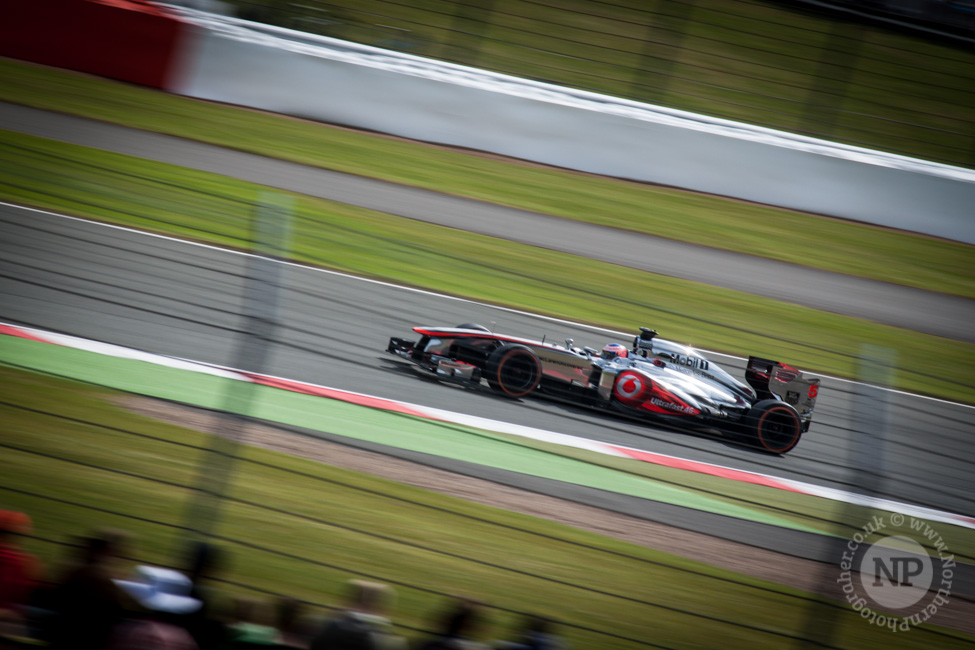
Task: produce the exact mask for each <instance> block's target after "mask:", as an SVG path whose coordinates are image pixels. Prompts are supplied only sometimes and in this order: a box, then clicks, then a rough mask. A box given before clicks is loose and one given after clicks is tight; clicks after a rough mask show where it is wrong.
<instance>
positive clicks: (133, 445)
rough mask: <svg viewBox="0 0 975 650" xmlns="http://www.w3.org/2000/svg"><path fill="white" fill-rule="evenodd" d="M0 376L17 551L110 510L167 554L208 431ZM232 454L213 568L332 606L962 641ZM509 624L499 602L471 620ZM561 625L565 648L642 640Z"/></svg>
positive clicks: (446, 503) (766, 633)
mask: <svg viewBox="0 0 975 650" xmlns="http://www.w3.org/2000/svg"><path fill="white" fill-rule="evenodd" d="M0 386H3V393H2V395H3V404H0V411H2V413H3V422H4V436H3V441H2V445H3V447H4V453H3V454H2V455H0V477H2V478H0V495H2V497H0V498H2V500H3V506H4V507H7V508H17V509H21V510H24V511H26V512H28V513H30V514H31V515H32V517H33V518H34V520H35V533H36V535H37V537H38V538H39V539H35V540H29V541H28V544H29V547H30V549H31V550H33V551H35V552H37V553H38V554H39V555H40V556H41V557H42V558H43V559H44V560H45V561H46V562H47V563H48V564H53V563H55V562H56V561H57V560H59V559H60V558H61V557H63V555H64V552H65V549H64V548H62V547H60V546H59V545H58V542H67V541H70V540H71V539H73V538H74V537H75V536H77V535H81V534H85V533H87V532H88V531H89V530H90V529H91V528H92V527H95V526H111V527H116V528H123V529H126V530H129V531H131V532H133V533H134V534H135V535H136V545H135V547H134V552H133V556H134V557H135V558H136V559H138V560H139V561H142V562H152V563H161V564H167V563H172V562H175V561H176V558H178V551H179V548H180V546H181V541H182V531H181V530H180V529H179V526H180V525H181V523H182V516H183V513H184V511H185V509H186V507H187V504H188V500H189V499H190V497H191V494H192V493H191V491H190V490H189V489H187V487H186V486H190V485H193V484H195V482H196V479H197V471H198V470H199V466H200V461H201V459H202V454H203V449H204V448H206V447H207V446H208V444H209V442H208V439H209V436H206V435H205V434H200V433H197V432H193V431H188V430H185V429H182V428H179V427H175V426H172V425H168V424H163V423H160V422H157V421H154V420H148V419H145V418H142V417H140V416H136V415H133V414H131V413H128V412H125V411H122V410H120V409H118V408H117V407H115V406H112V405H111V404H110V403H108V402H107V401H106V400H107V399H108V398H110V397H111V396H112V395H113V393H111V392H109V391H104V390H96V389H93V388H90V387H87V386H84V385H82V384H77V383H73V382H67V381H63V380H56V379H52V378H48V377H43V376H40V375H35V374H30V373H24V372H21V371H16V370H13V369H10V368H0ZM19 407H23V408H19ZM133 432H135V433H138V434H141V435H134V433H133ZM241 457H242V458H243V459H246V460H244V461H239V462H238V463H237V464H236V466H235V475H234V479H233V482H232V484H231V488H230V492H229V496H230V499H228V500H227V501H226V502H224V506H223V509H222V511H221V517H220V521H219V524H218V525H217V528H216V531H215V532H216V534H217V535H218V538H219V539H221V540H223V541H222V543H223V545H224V546H225V547H226V548H227V549H228V550H229V551H230V553H231V556H232V562H231V565H230V566H231V568H230V569H229V570H228V571H227V572H226V573H225V574H224V575H223V576H222V577H223V578H224V579H227V580H230V581H232V582H235V583H239V584H242V585H246V587H248V588H250V589H253V590H258V591H259V592H260V591H261V590H266V591H269V592H272V593H277V594H288V595H291V596H295V597H298V598H301V599H304V600H308V601H310V602H313V603H316V604H320V605H336V604H338V595H339V593H340V589H341V584H342V582H343V581H344V580H345V579H347V578H349V577H353V576H362V575H367V576H370V577H374V578H375V579H380V580H384V581H386V582H390V583H393V584H397V585H398V586H397V591H398V594H399V600H398V604H397V608H396V611H395V619H396V620H397V622H399V623H401V624H404V625H407V626H411V627H414V628H427V627H429V621H430V615H431V613H433V612H434V611H435V610H437V609H438V608H439V607H440V606H441V605H442V602H443V599H442V597H441V596H440V595H437V593H431V591H432V592H439V593H449V594H464V595H473V596H477V597H479V598H482V599H483V600H485V601H486V602H488V603H490V604H492V605H494V606H498V607H502V608H509V609H514V610H521V611H533V612H538V613H541V614H544V615H548V616H553V617H556V618H558V619H560V620H564V621H568V622H572V623H574V624H576V625H580V626H585V627H589V628H592V629H598V630H605V631H609V632H612V633H614V634H617V635H623V636H626V637H629V638H632V639H639V640H641V641H650V642H653V643H659V644H662V645H664V646H665V647H675V648H684V647H688V648H690V647H723V648H756V647H769V648H776V647H782V646H783V645H785V644H792V643H794V642H793V641H791V640H790V639H789V638H788V637H789V636H795V635H798V634H801V633H802V631H803V630H805V629H807V627H806V624H807V620H808V617H809V616H811V615H813V614H814V613H815V612H814V611H813V610H812V609H811V608H813V607H816V608H827V609H825V610H816V611H818V612H819V614H820V615H821V614H822V611H829V612H832V613H834V614H835V615H836V616H837V617H838V621H837V622H838V626H837V633H838V639H842V644H843V646H844V647H850V648H874V647H877V648H879V647H894V646H897V647H903V648H923V647H930V646H931V645H932V644H937V645H938V646H939V647H945V648H950V647H959V648H960V647H964V646H966V645H967V644H970V643H971V642H972V640H973V639H972V637H971V636H969V635H963V634H960V633H957V632H948V633H947V634H945V633H944V632H941V633H936V632H934V631H932V630H931V629H927V630H916V631H915V632H913V633H911V634H903V635H896V636H894V635H892V634H891V633H890V632H889V631H887V630H884V629H881V628H878V627H876V626H872V625H869V624H868V623H866V622H863V621H862V620H860V618H859V616H858V615H857V614H855V613H854V612H852V611H850V610H841V609H836V608H833V607H830V606H828V605H824V604H822V602H821V601H815V604H813V602H811V601H809V600H806V599H803V598H802V596H803V594H801V592H798V591H795V590H792V589H790V588H786V587H781V586H778V585H774V584H771V583H767V582H764V581H761V580H756V579H752V578H749V577H747V576H742V575H738V574H735V573H732V572H729V571H725V570H721V569H716V568H713V567H709V566H707V565H704V564H701V563H699V562H695V561H691V560H687V559H683V558H679V557H674V556H671V555H668V554H665V553H661V552H658V551H654V550H652V549H649V548H645V547H641V546H636V545H633V544H628V543H625V542H621V541H618V540H615V539H611V538H606V537H602V536H599V535H595V534H591V533H587V532H584V531H580V530H577V529H572V528H568V527H566V526H562V525H559V524H555V523H552V522H549V521H546V520H539V519H535V518H532V517H527V516H524V515H519V514H513V513H509V512H506V511H502V510H498V509H495V508H489V507H486V506H480V505H476V504H471V503H468V502H464V501H461V500H458V499H454V498H451V497H446V496H443V495H439V494H436V493H430V492H426V491H424V490H419V489H416V488H411V487H408V486H404V485H401V484H397V483H394V482H392V481H388V480H384V479H380V478H376V477H371V476H368V475H364V474H358V473H355V472H350V471H346V470H342V469H338V468H333V467H329V466H325V465H321V464H318V463H314V462H311V461H308V460H304V459H299V458H294V457H291V456H287V455H283V454H279V453H276V452H271V451H267V450H262V449H257V448H243V449H242V450H241ZM248 461H254V462H248ZM356 488H361V489H356ZM365 490H368V492H367V491H365ZM404 498H405V499H410V500H412V501H414V502H415V503H414V504H408V503H404V502H403V501H402V500H398V499H404ZM418 504H426V505H429V506H433V507H435V508H437V510H433V509H431V508H427V507H424V506H423V505H418ZM453 513H460V514H463V515H469V516H473V517H477V518H479V519H480V521H475V520H473V519H471V518H469V517H462V516H459V515H458V514H453ZM498 524H500V525H498ZM353 529H355V530H353ZM539 534H541V535H545V536H547V537H545V538H542V537H539ZM51 542H53V543H51ZM421 547H423V548H421ZM502 567H507V568H508V569H514V570H515V571H511V570H507V569H504V568H502ZM538 576H545V577H547V578H550V579H554V580H561V581H564V582H566V583H571V584H572V585H579V586H570V585H568V584H558V583H556V582H553V581H552V580H545V579H542V578H541V577H538ZM580 587H582V588H580ZM229 591H235V592H238V593H239V592H240V591H242V588H241V587H236V588H231V589H229ZM716 619H720V620H716ZM723 620H729V621H736V622H741V623H744V624H745V625H747V626H748V627H743V626H740V625H734V624H731V623H726V622H722V621H723ZM512 624H513V617H512V616H511V615H509V614H505V613H501V612H497V611H495V613H494V616H493V618H492V621H491V624H490V625H489V626H488V627H487V628H486V629H485V630H484V634H485V635H486V636H487V637H497V636H502V635H505V634H506V633H507V631H508V630H509V629H510V628H511V626H512ZM564 631H565V632H566V636H567V637H568V638H569V640H570V642H571V643H572V647H576V648H594V647H598V648H606V649H612V648H633V647H639V645H638V644H636V643H632V642H627V641H622V640H619V639H612V638H608V637H605V636H600V635H597V634H594V633H592V632H586V631H584V630H579V629H574V628H567V629H565V630H564ZM936 634H937V635H936Z"/></svg>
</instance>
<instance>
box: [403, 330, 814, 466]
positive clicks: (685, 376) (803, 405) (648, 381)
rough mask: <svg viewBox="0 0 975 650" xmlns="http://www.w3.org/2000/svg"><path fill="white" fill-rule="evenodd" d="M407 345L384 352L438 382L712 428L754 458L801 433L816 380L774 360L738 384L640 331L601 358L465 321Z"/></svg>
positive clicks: (752, 361) (689, 352)
mask: <svg viewBox="0 0 975 650" xmlns="http://www.w3.org/2000/svg"><path fill="white" fill-rule="evenodd" d="M413 330H414V331H415V332H416V333H417V334H419V335H420V338H419V339H417V340H409V339H402V338H396V337H393V338H391V339H390V340H389V345H388V346H387V351H388V352H390V353H392V354H393V355H395V356H396V357H398V358H399V359H405V360H407V361H409V362H410V363H411V364H413V365H414V366H415V367H416V368H419V369H421V370H422V371H425V372H427V373H430V374H431V375H433V376H435V377H437V378H438V379H441V380H443V381H448V382H455V383H460V384H464V385H467V386H471V387H474V386H479V385H480V384H481V380H482V379H483V380H485V381H487V384H488V386H490V387H491V389H493V390H494V391H495V392H497V393H499V394H501V395H505V396H507V397H524V396H526V395H529V394H537V395H539V396H547V397H552V398H556V399H566V400H570V401H572V402H573V403H574V404H578V405H584V406H588V407H591V408H597V409H605V410H610V411H614V412H616V413H620V414H622V415H627V416H637V417H640V418H646V419H648V420H653V421H656V422H660V423H664V424H670V425H674V424H676V425H679V426H688V425H692V426H694V427H696V428H708V429H718V430H719V431H724V432H727V433H729V434H732V435H736V436H738V437H739V438H741V439H744V440H745V441H747V442H748V443H749V444H752V445H754V446H757V447H758V448H760V449H762V450H763V451H766V452H769V453H774V454H783V453H785V452H787V451H789V450H791V449H792V448H793V447H795V446H796V444H797V443H798V442H799V438H800V436H801V435H802V434H803V433H804V432H805V431H807V430H808V429H809V424H810V422H811V420H812V411H813V407H814V406H815V404H816V396H817V394H818V392H819V379H807V378H806V377H804V376H803V374H802V373H801V372H799V371H798V370H796V369H795V368H792V367H790V366H787V365H785V364H782V363H778V362H777V361H770V360H768V359H761V358H759V357H749V359H748V366H747V367H746V369H745V380H746V381H747V382H748V384H747V385H746V384H744V383H742V382H740V381H738V380H737V379H735V378H734V377H732V376H731V375H729V374H728V373H727V372H726V371H725V370H724V369H723V368H721V367H720V366H719V365H718V364H716V363H714V362H712V361H710V360H708V359H707V358H706V357H704V355H702V354H700V353H699V352H697V351H695V350H694V349H692V348H689V347H687V346H684V345H680V344H678V343H674V342H672V341H665V340H663V339H659V338H657V332H656V331H654V330H652V329H648V328H645V327H641V328H640V334H638V335H637V336H636V338H635V339H634V340H633V345H632V346H631V347H627V346H625V345H622V344H620V343H610V344H607V345H606V346H605V347H604V348H603V349H602V350H601V351H598V350H595V349H593V348H578V347H575V345H574V344H573V341H572V339H566V340H565V343H564V345H558V344H554V343H547V342H545V340H544V338H543V339H542V340H541V341H533V340H529V339H523V338H519V337H515V336H505V335H502V334H497V333H495V332H492V331H490V330H488V329H487V328H486V327H483V326H481V325H477V324H474V323H465V324H463V325H459V326H457V327H414V328H413Z"/></svg>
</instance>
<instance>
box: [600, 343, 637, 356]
mask: <svg viewBox="0 0 975 650" xmlns="http://www.w3.org/2000/svg"><path fill="white" fill-rule="evenodd" d="M629 354H630V353H629V351H627V349H626V346H625V345H623V344H622V343H607V344H606V347H604V348H603V359H615V358H616V357H626V356H629Z"/></svg>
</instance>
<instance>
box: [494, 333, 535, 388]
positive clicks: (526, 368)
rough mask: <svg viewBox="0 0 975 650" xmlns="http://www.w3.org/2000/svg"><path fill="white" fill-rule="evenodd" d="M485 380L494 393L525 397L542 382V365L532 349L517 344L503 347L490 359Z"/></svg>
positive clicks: (508, 344)
mask: <svg viewBox="0 0 975 650" xmlns="http://www.w3.org/2000/svg"><path fill="white" fill-rule="evenodd" d="M484 378H485V379H487V383H488V386H490V387H491V388H492V389H493V390H494V391H496V392H498V393H501V394H502V395H506V396H508V397H524V396H525V395H527V394H529V393H530V392H532V391H533V390H535V389H536V388H538V383H539V382H540V381H541V380H542V364H541V363H540V362H539V361H538V357H537V356H535V353H534V352H532V350H531V348H529V347H527V346H524V345H519V344H517V343H507V344H505V345H502V346H501V347H499V348H498V349H496V350H495V351H494V352H492V353H491V356H489V357H488V360H487V364H485V368H484Z"/></svg>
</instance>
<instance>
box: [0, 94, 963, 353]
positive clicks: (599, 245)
mask: <svg viewBox="0 0 975 650" xmlns="http://www.w3.org/2000/svg"><path fill="white" fill-rule="evenodd" d="M0 124H2V125H3V127H4V128H6V129H10V130H13V131H20V132H23V133H29V134H31V135H37V136H41V137H47V138H53V139H56V140H61V141H64V142H71V143H75V144H80V145H84V146H89V147H96V148H101V149H108V150H111V151H117V152H120V153H125V154H129V155H133V156H139V157H141V158H147V159H151V160H157V161H161V162H166V163H170V164H175V165H181V166H184V167H190V168H193V169H200V170H204V171H209V172H213V173H218V174H223V175H225V176H230V177H233V178H239V179H242V180H246V181H250V182H253V183H259V184H261V185H267V186H270V187H275V188H279V189H284V190H289V191H293V192H298V193H301V194H307V195H310V196H318V197H323V198H327V199H331V200H334V201H340V202H343V203H349V204H351V205H356V206H360V207H365V208H369V209H373V210H377V211H381V212H385V213H388V214H394V215H398V216H403V217H407V218H410V219H416V220H421V221H428V222H431V223H436V224H440V225H445V226H449V227H452V228H457V229H460V230H467V231H471V232H477V233H480V234H485V235H489V236H493V237H498V238H502V239H508V240H511V241H517V242H522V243H527V244H531V245H535V246H540V247H544V248H548V249H552V250H558V251H563V252H568V253H573V254H576V255H581V256H584V257H588V258H592V259H597V260H604V261H609V262H612V263H614V264H620V265H624V266H630V267H632V268H636V269H640V270H645V271H650V272H654V273H660V274H663V275H669V276H674V277H678V278H684V279H688V280H694V281H697V282H703V283H706V284H711V285H715V286H720V287H726V288H729V289H734V290H737V291H745V292H748V293H753V294H756V295H761V296H766V297H769V298H774V299H776V300H783V301H786V302H792V303H796V304H800V305H805V306H808V307H813V308H815V309H822V310H825V311H830V312H834V313H838V314H846V315H850V316H856V317H858V318H865V319H867V320H872V321H875V322H879V323H884V324H887V325H893V326H896V327H903V328H906V329H911V330H915V331H918V332H925V333H928V334H934V335H936V336H943V337H947V338H953V339H957V340H961V341H966V342H970V343H975V327H972V323H975V300H968V299H965V298H961V297H957V296H950V295H945V294H939V293H934V292H929V291H923V290H920V289H913V288H910V287H904V286H899V285H895V284H889V283H886V282H878V281H875V280H867V279H864V278H857V277H853V276H848V275H842V274H838V273H831V272H828V271H822V270H818V269H812V268H807V267H802V266H796V265H792V264H786V263H783V262H776V261H774V260H769V259H763V258H757V257H753V256H749V255H742V254H739V253H733V252H730V251H722V250H717V249H713V248H706V247H702V246H696V245H693V244H686V243H683V242H675V241H671V240H666V239H659V238H656V237H651V236H647V235H640V234H636V233H631V232H625V231H619V230H614V229H611V228H605V227H600V226H593V225H590V224H584V223H580V222H575V221H571V220H567V219H560V218H557V217H551V216H547V215H542V214H538V213H534V212H526V211H524V210H516V209H512V208H506V207H503V206H498V205H494V204H490V203H484V202H480V201H474V200H470V199H465V198H461V197H454V196H448V195H444V194H439V193H436V192H431V191H427V190H421V189H417V188H411V187H406V186H403V185H397V184H393V183H388V182H384V181H377V180H374V179H368V178H362V177H358V176H351V175H348V174H342V173H337V172H332V171H328V170H323V169H315V168H311V167H307V166H303V165H298V164H295V163H289V162H283V161H280V160H273V159H270V158H265V157H262V156H256V155H252V154H246V153H242V152H238V151H232V150H229V149H223V148H220V147H215V146H211V145H206V144H201V143H198V142H193V141H189V140H184V139H181V138H176V137H170V136H164V135H159V134H154V133H148V132H145V131H138V130H135V129H131V128H127V127H122V126H117V125H114V124H107V123H102V122H96V121H93V120H87V119H83V118H79V117H74V116H70V115H63V114H58V113H51V112H47V111H41V110H37V109H33V108H27V107H24V106H18V105H13V104H8V103H4V102H0ZM813 255H815V251H810V256H813Z"/></svg>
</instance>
